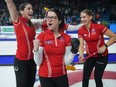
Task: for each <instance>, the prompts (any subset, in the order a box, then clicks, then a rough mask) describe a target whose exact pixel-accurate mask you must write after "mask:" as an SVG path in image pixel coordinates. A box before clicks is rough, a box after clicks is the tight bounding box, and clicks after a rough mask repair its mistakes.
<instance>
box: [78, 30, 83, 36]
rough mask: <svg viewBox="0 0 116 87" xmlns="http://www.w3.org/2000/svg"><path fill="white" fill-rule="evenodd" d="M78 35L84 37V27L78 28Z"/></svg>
mask: <svg viewBox="0 0 116 87" xmlns="http://www.w3.org/2000/svg"><path fill="white" fill-rule="evenodd" d="M78 37H79V38H83V29H82V28H81V29H79V30H78Z"/></svg>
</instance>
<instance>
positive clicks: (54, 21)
mask: <svg viewBox="0 0 116 87" xmlns="http://www.w3.org/2000/svg"><path fill="white" fill-rule="evenodd" d="M46 22H47V25H48V29H50V30H52V31H58V29H59V24H60V23H61V20H59V19H58V16H57V15H56V13H55V12H54V11H48V13H47V17H46Z"/></svg>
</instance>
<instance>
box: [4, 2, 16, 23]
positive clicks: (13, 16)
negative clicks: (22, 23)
mask: <svg viewBox="0 0 116 87" xmlns="http://www.w3.org/2000/svg"><path fill="white" fill-rule="evenodd" d="M5 2H6V4H7V8H8V11H9V13H10V17H11V19H12V20H13V21H14V22H17V20H18V12H17V9H16V6H15V4H14V2H13V0H5Z"/></svg>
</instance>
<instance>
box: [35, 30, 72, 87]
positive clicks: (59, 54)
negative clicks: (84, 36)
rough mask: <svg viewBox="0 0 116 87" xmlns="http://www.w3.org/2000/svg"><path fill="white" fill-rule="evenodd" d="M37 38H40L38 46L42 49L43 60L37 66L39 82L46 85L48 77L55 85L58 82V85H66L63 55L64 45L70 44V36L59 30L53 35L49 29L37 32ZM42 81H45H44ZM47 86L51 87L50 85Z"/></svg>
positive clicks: (64, 86)
mask: <svg viewBox="0 0 116 87" xmlns="http://www.w3.org/2000/svg"><path fill="white" fill-rule="evenodd" d="M37 38H38V39H39V40H40V46H42V47H43V49H44V53H43V62H42V64H41V65H40V67H39V76H40V81H41V80H42V81H41V84H42V85H46V84H47V82H48V83H49V81H50V80H49V81H46V80H47V79H48V78H50V79H53V80H54V81H56V83H57V84H56V85H58V84H59V86H58V87H62V86H63V87H68V79H67V72H66V66H65V63H64V55H65V50H66V47H67V46H70V45H71V44H70V42H71V38H70V36H69V35H67V34H65V33H63V32H62V31H61V32H60V36H59V37H55V36H54V33H53V32H52V31H51V30H46V32H43V33H41V34H39V35H38V37H37ZM43 78H46V79H43ZM61 78H62V80H61ZM44 81H46V82H45V83H44ZM59 82H61V83H59ZM60 84H61V86H60ZM63 84H64V85H63ZM45 87H46V86H45ZM47 87H51V85H50V86H47ZM53 87H57V86H53Z"/></svg>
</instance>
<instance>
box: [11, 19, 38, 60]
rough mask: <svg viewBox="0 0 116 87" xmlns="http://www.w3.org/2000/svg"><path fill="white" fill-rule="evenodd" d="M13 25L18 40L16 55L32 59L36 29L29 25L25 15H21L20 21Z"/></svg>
mask: <svg viewBox="0 0 116 87" xmlns="http://www.w3.org/2000/svg"><path fill="white" fill-rule="evenodd" d="M13 25H14V31H15V33H16V40H17V51H16V57H17V58H18V59H20V60H29V59H32V58H33V53H32V50H33V40H34V37H35V35H36V32H35V29H33V28H31V27H29V25H28V20H27V19H26V18H24V17H19V18H18V22H13Z"/></svg>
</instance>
